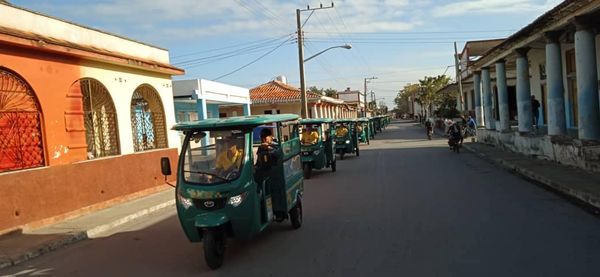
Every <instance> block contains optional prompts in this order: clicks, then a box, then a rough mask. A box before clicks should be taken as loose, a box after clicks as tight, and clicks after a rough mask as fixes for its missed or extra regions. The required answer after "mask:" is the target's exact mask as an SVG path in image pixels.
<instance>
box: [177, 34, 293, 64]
mask: <svg viewBox="0 0 600 277" xmlns="http://www.w3.org/2000/svg"><path fill="white" fill-rule="evenodd" d="M289 35H291V34H286V35H284V36H280V37H275V38H273V37H271V38H264V39H259V40H254V41H249V42H242V43H237V44H233V45H228V46H224V47H216V48H211V49H206V50H201V51H196V52H190V53H185V54H181V55H177V56H172V57H171V59H174V60H176V59H178V58H183V57H189V56H194V55H198V54H204V53H210V52H216V51H222V50H225V49H231V48H235V47H239V46H246V47H248V46H251V45H254V44H260V43H266V42H270V41H276V40H279V39H283V38H285V37H287V36H289ZM182 62H183V61H180V63H182Z"/></svg>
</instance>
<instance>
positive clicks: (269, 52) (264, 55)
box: [213, 39, 292, 81]
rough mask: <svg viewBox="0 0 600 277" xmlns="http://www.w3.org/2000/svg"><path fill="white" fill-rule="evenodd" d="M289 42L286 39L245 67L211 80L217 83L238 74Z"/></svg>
mask: <svg viewBox="0 0 600 277" xmlns="http://www.w3.org/2000/svg"><path fill="white" fill-rule="evenodd" d="M291 40H292V39H287V40H285V41H284V42H282V43H281V44H279V45H277V46H276V47H275V48H273V49H271V50H269V51H268V52H266V53H264V54H262V55H261V56H259V57H258V58H256V59H254V60H252V61H251V62H249V63H247V64H245V65H243V66H241V67H239V68H237V69H235V70H233V71H231V72H229V73H226V74H223V75H221V76H219V77H217V78H214V79H213V81H217V80H219V79H221V78H224V77H227V76H229V75H231V74H234V73H236V72H238V71H240V70H242V69H244V68H246V67H248V66H250V65H252V64H253V63H255V62H257V61H259V60H261V59H262V58H264V57H266V56H267V55H269V54H271V53H273V52H275V50H277V49H279V48H281V47H282V46H283V45H285V43H287V42H289V41H291Z"/></svg>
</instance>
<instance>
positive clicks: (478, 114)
mask: <svg viewBox="0 0 600 277" xmlns="http://www.w3.org/2000/svg"><path fill="white" fill-rule="evenodd" d="M473 90H474V92H473V93H475V120H477V126H483V125H484V124H485V123H484V122H483V112H482V108H481V71H475V72H474V73H473Z"/></svg>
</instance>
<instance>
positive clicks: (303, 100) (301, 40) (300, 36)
mask: <svg viewBox="0 0 600 277" xmlns="http://www.w3.org/2000/svg"><path fill="white" fill-rule="evenodd" d="M331 8H333V2H331V6H329V7H323V4H321V6H320V7H319V8H313V9H311V8H310V6H306V9H304V10H301V9H296V23H297V25H298V30H297V32H298V64H299V65H300V103H301V105H302V107H301V112H300V113H301V117H302V118H308V103H307V101H306V84H305V82H304V35H303V33H302V26H304V24H306V21H308V18H310V16H309V17H308V18H307V19H306V21H305V22H304V24H302V20H300V13H301V12H305V11H311V15H312V13H314V12H315V11H316V10H321V9H331Z"/></svg>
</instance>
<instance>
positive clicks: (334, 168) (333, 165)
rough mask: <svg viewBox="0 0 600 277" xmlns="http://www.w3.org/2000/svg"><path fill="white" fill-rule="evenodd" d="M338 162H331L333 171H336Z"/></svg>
mask: <svg viewBox="0 0 600 277" xmlns="http://www.w3.org/2000/svg"><path fill="white" fill-rule="evenodd" d="M336 164H337V163H336V161H333V162H332V163H331V172H335V171H336Z"/></svg>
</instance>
